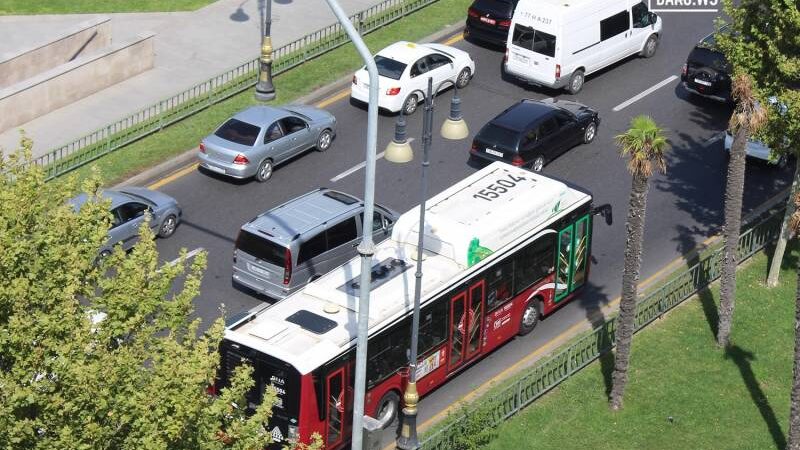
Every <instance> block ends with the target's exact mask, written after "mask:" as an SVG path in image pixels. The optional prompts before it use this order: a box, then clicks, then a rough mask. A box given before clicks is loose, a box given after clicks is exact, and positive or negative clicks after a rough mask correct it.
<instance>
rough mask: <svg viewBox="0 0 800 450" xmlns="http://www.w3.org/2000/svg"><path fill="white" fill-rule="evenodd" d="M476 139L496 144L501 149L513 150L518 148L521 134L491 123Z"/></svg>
mask: <svg viewBox="0 0 800 450" xmlns="http://www.w3.org/2000/svg"><path fill="white" fill-rule="evenodd" d="M476 138H477V139H479V140H480V141H482V142H485V143H487V144H496V145H498V146H500V147H504V148H507V149H509V150H513V149H516V148H517V141H518V140H519V132H518V131H515V130H509V129H508V128H503V127H500V126H497V125H495V124H492V123H490V124H487V125H486V126H485V127H483V128H481V131H480V132H478V135H477V136H476Z"/></svg>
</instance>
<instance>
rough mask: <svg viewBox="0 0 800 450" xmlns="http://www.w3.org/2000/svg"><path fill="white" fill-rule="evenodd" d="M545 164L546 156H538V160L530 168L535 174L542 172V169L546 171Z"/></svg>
mask: <svg viewBox="0 0 800 450" xmlns="http://www.w3.org/2000/svg"><path fill="white" fill-rule="evenodd" d="M544 164H545V160H544V155H536V158H535V159H534V160H533V162H532V163H531V164H530V167H531V170H533V171H534V172H541V171H542V169H544Z"/></svg>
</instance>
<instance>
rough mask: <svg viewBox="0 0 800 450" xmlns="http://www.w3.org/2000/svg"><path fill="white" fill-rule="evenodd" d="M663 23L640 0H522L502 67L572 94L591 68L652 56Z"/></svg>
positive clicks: (532, 81) (510, 72)
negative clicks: (628, 57) (629, 57)
mask: <svg viewBox="0 0 800 450" xmlns="http://www.w3.org/2000/svg"><path fill="white" fill-rule="evenodd" d="M661 25H662V24H661V18H659V17H658V16H657V15H656V14H655V13H653V12H650V10H649V9H648V8H647V4H646V2H645V1H643V0H520V1H519V3H518V4H517V7H516V9H515V10H514V16H513V18H512V19H511V28H510V30H509V33H508V41H507V44H506V56H505V60H504V62H503V69H504V70H505V72H506V74H508V75H510V76H513V77H516V78H519V79H521V80H523V81H526V82H529V83H531V84H537V85H542V86H547V87H551V88H562V87H563V88H564V89H566V90H567V92H569V93H571V94H576V93H577V92H578V91H580V90H581V88H582V87H583V80H584V77H585V76H586V75H588V74H590V73H592V72H595V71H598V70H600V69H602V68H603V67H606V66H608V65H609V64H613V63H615V62H617V61H619V60H621V59H623V58H625V57H627V56H630V55H633V54H636V53H638V54H639V55H641V56H643V57H645V58H649V57H651V56H653V55H654V54H655V52H656V48H657V47H658V38H659V35H660V34H661Z"/></svg>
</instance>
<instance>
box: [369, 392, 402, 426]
mask: <svg viewBox="0 0 800 450" xmlns="http://www.w3.org/2000/svg"><path fill="white" fill-rule="evenodd" d="M399 408H400V396H399V395H397V392H395V391H389V392H387V393H385V394H383V397H381V400H380V401H379V402H378V406H377V407H376V408H375V416H374V417H375V418H376V419H378V421H379V422H380V423H381V424H382V426H383V429H384V430H385V429H386V428H389V425H391V424H392V423H393V422H394V420H395V419H396V418H397V410H398V409H399Z"/></svg>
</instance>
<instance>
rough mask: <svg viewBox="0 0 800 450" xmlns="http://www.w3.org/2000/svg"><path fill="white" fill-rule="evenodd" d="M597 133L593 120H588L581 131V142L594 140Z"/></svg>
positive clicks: (585, 142) (587, 142)
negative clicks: (584, 128) (587, 123)
mask: <svg viewBox="0 0 800 450" xmlns="http://www.w3.org/2000/svg"><path fill="white" fill-rule="evenodd" d="M596 135H597V124H595V123H594V122H589V125H586V130H584V132H583V143H584V144H589V143H591V142H592V141H593V140H594V137H595V136H596Z"/></svg>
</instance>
